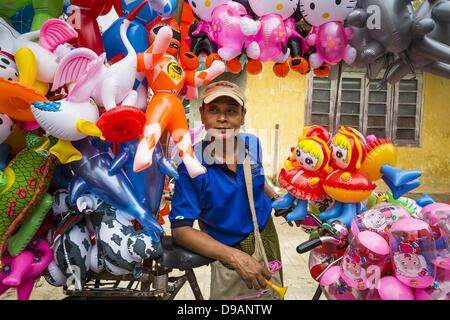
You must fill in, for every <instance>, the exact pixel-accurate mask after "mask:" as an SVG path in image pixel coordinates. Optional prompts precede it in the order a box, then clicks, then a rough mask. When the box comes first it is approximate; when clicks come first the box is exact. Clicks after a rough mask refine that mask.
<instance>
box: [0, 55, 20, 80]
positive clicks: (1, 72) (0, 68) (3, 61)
mask: <svg viewBox="0 0 450 320" xmlns="http://www.w3.org/2000/svg"><path fill="white" fill-rule="evenodd" d="M0 78H1V79H5V80H10V81H17V80H18V79H19V74H18V73H17V66H16V63H15V62H14V60H13V58H12V56H11V55H9V54H7V53H5V52H2V51H1V48H0Z"/></svg>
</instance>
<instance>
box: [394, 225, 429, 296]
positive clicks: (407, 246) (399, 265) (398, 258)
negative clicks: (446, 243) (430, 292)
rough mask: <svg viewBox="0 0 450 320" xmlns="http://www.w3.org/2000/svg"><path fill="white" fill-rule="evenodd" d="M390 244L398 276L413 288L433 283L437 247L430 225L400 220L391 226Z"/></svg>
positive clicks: (395, 271)
mask: <svg viewBox="0 0 450 320" xmlns="http://www.w3.org/2000/svg"><path fill="white" fill-rule="evenodd" d="M390 231H391V234H390V236H389V242H390V246H391V250H392V266H393V269H394V273H395V276H396V277H397V279H398V280H400V281H401V282H403V283H404V284H406V285H408V286H410V287H413V288H419V289H420V288H426V287H429V286H431V285H432V284H433V282H434V277H435V274H436V267H435V266H434V263H433V261H434V260H435V259H436V246H435V242H434V239H433V236H432V232H431V229H430V226H429V225H428V224H427V223H426V222H424V221H422V220H418V219H414V218H410V219H401V220H399V221H397V222H396V223H394V224H393V225H392V227H391V230H390Z"/></svg>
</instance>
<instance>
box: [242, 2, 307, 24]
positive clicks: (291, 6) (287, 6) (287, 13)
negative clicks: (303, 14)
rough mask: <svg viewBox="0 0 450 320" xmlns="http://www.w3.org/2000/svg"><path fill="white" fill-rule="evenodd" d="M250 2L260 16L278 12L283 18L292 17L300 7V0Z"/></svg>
mask: <svg viewBox="0 0 450 320" xmlns="http://www.w3.org/2000/svg"><path fill="white" fill-rule="evenodd" d="M248 3H249V4H250V7H251V8H252V10H253V12H254V13H256V14H257V15H258V16H259V17H263V16H266V15H268V14H271V13H276V14H279V15H281V16H282V17H283V20H286V19H287V18H289V17H291V16H292V15H293V14H294V12H295V11H296V10H297V8H298V0H249V1H248Z"/></svg>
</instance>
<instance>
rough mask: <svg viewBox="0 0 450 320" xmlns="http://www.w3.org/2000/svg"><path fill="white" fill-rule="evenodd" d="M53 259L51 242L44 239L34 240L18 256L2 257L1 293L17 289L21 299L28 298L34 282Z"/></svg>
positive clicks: (18, 296)
mask: <svg viewBox="0 0 450 320" xmlns="http://www.w3.org/2000/svg"><path fill="white" fill-rule="evenodd" d="M52 260H53V253H52V250H51V248H50V246H49V244H48V243H47V242H46V241H44V240H34V241H32V242H31V243H30V244H29V246H28V248H27V250H25V251H23V252H22V253H21V254H19V255H18V256H17V257H11V256H9V255H7V256H3V257H2V262H3V266H2V269H1V273H0V295H2V294H3V293H4V292H6V291H7V290H8V289H9V288H12V287H13V288H16V289H17V298H18V299H19V300H28V299H29V298H30V295H31V291H32V290H33V287H34V283H35V282H36V280H37V279H38V278H39V277H40V276H41V274H42V273H43V272H44V271H45V269H46V268H47V266H48V265H49V264H50V262H51V261H52Z"/></svg>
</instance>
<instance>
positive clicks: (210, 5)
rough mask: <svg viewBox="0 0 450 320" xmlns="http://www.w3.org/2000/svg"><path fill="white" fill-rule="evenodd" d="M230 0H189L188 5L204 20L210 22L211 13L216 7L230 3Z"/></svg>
mask: <svg viewBox="0 0 450 320" xmlns="http://www.w3.org/2000/svg"><path fill="white" fill-rule="evenodd" d="M231 1H232V0H212V1H211V0H189V1H188V2H189V5H190V6H191V9H192V11H194V13H195V15H196V16H197V17H198V18H199V19H200V20H201V21H204V22H211V21H212V18H211V15H212V13H213V11H214V9H216V8H217V7H219V6H221V5H223V4H227V3H230V2H231Z"/></svg>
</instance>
